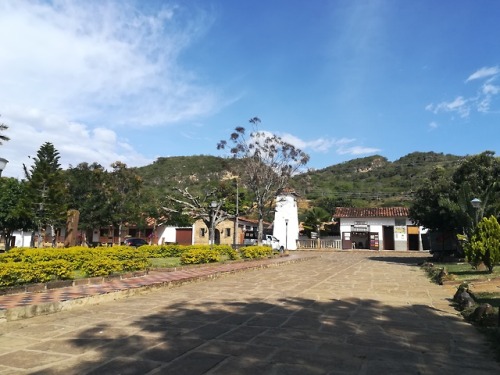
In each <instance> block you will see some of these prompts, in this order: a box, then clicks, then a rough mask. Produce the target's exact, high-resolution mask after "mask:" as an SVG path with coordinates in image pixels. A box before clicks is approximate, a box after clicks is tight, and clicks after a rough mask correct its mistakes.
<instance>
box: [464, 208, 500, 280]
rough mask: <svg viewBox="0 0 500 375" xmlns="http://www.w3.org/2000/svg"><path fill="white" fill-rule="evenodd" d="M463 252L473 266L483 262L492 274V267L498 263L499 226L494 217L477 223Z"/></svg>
mask: <svg viewBox="0 0 500 375" xmlns="http://www.w3.org/2000/svg"><path fill="white" fill-rule="evenodd" d="M465 251H466V255H467V259H468V260H469V261H470V262H471V263H472V264H473V265H476V266H477V265H478V264H479V263H480V262H483V263H484V265H485V266H486V267H488V270H489V272H490V273H491V272H493V268H494V266H495V265H496V264H498V263H500V224H499V223H498V221H497V219H496V217H494V216H490V217H489V218H486V217H485V218H483V219H482V220H481V221H480V222H479V223H478V225H477V226H476V228H475V230H474V234H473V235H472V238H471V239H470V241H469V242H468V243H467V244H466V246H465Z"/></svg>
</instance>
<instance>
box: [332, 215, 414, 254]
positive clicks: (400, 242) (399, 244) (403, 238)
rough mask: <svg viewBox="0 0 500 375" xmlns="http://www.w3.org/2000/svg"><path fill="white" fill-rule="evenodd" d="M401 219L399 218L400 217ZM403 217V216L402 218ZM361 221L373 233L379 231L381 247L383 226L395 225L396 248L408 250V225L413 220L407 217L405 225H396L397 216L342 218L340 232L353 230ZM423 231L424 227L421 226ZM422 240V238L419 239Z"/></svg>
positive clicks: (411, 223)
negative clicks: (352, 227) (353, 226)
mask: <svg viewBox="0 0 500 375" xmlns="http://www.w3.org/2000/svg"><path fill="white" fill-rule="evenodd" d="M398 219H399V218H398ZM401 219H402V218H401ZM360 222H362V223H366V225H368V226H369V231H370V232H373V233H378V235H379V244H380V249H383V248H384V244H383V240H384V239H383V227H384V226H393V227H394V247H395V250H407V249H408V235H407V226H408V225H413V222H412V221H411V220H410V219H408V218H406V219H405V225H404V226H403V225H402V226H399V225H398V226H396V220H395V218H393V217H392V218H390V217H389V218H382V217H381V218H342V219H341V220H340V233H345V232H351V226H352V225H356V224H359V223H360ZM420 231H421V232H422V228H420ZM419 242H420V239H419Z"/></svg>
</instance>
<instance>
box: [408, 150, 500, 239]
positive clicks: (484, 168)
mask: <svg viewBox="0 0 500 375" xmlns="http://www.w3.org/2000/svg"><path fill="white" fill-rule="evenodd" d="M499 178H500V160H499V158H497V157H495V156H494V152H491V151H485V152H483V153H481V154H477V155H472V156H468V157H466V158H464V160H463V161H462V162H461V163H460V164H459V166H458V167H457V169H456V170H455V171H454V173H453V174H452V175H451V176H449V175H448V174H447V173H446V171H445V170H444V169H443V168H441V167H439V168H436V169H435V170H434V171H433V172H432V174H431V176H430V177H429V178H428V179H426V180H425V181H424V183H423V184H422V185H421V187H420V188H419V189H417V191H416V192H415V196H414V199H413V202H412V206H411V207H410V217H411V218H412V219H413V220H414V221H415V222H416V223H418V224H419V225H422V226H424V227H426V228H429V229H431V230H440V231H452V232H455V233H463V234H465V235H467V236H470V234H471V231H472V229H473V227H474V226H475V225H476V221H477V220H476V219H475V217H476V216H477V217H479V218H481V217H483V216H485V215H486V216H489V215H494V216H498V214H499V212H500V202H499V200H500V185H499V184H498V180H499ZM473 198H478V199H479V200H480V201H481V205H480V207H479V208H478V209H477V211H476V209H475V208H474V207H473V206H472V204H471V201H472V199H473Z"/></svg>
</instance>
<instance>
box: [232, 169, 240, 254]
mask: <svg viewBox="0 0 500 375" xmlns="http://www.w3.org/2000/svg"><path fill="white" fill-rule="evenodd" d="M239 195H240V194H239V189H238V178H236V215H235V216H236V217H235V218H234V231H233V248H234V249H235V250H236V248H237V247H238V241H237V239H238V216H239V203H240V197H239Z"/></svg>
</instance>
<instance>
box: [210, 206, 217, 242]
mask: <svg viewBox="0 0 500 375" xmlns="http://www.w3.org/2000/svg"><path fill="white" fill-rule="evenodd" d="M216 208H217V202H216V201H212V202H211V203H210V238H209V242H210V245H213V244H214V242H215V209H216Z"/></svg>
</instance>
